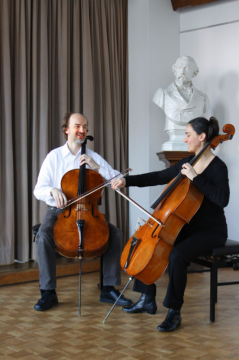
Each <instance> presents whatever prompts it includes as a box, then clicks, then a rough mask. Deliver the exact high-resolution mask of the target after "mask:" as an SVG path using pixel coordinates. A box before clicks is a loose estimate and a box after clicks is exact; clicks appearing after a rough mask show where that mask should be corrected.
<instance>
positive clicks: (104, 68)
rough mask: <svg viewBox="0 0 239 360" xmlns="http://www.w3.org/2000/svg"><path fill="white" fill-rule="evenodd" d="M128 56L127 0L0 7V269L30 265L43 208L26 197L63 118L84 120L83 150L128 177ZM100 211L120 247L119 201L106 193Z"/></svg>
mask: <svg viewBox="0 0 239 360" xmlns="http://www.w3.org/2000/svg"><path fill="white" fill-rule="evenodd" d="M127 51H128V50H127V0H1V1H0V119H1V130H2V131H1V144H0V149H1V154H0V156H1V166H0V191H1V195H0V202H1V213H0V216H1V220H0V221H1V235H0V236H1V239H0V265H3V264H10V263H12V262H13V261H14V259H18V260H20V261H28V259H29V258H33V259H36V249H35V248H34V247H33V249H32V251H31V253H30V243H31V238H32V230H31V228H32V225H34V224H37V223H40V222H41V221H42V219H43V217H44V215H45V212H46V205H45V204H44V203H43V202H40V201H37V200H36V199H35V198H34V196H33V194H32V193H33V189H34V186H35V184H36V181H37V176H38V173H39V170H40V167H41V164H42V162H43V160H44V158H45V156H46V155H47V153H48V152H49V151H50V150H51V149H53V148H55V147H58V146H61V145H62V144H63V143H64V138H63V135H62V133H61V130H60V127H61V121H62V117H63V115H64V113H65V112H66V111H73V112H81V113H83V114H85V115H86V116H87V118H88V119H89V130H90V131H89V134H91V135H93V136H94V138H95V140H94V144H93V145H91V148H92V149H93V150H95V151H96V152H98V153H99V154H100V155H101V156H102V157H103V158H105V159H106V160H107V161H108V162H109V163H110V165H111V166H112V167H113V168H115V169H117V170H120V171H122V170H124V169H125V168H126V167H127V161H128V143H127V142H128V60H127V56H128V53H127ZM102 209H103V212H104V213H105V215H106V219H107V220H108V221H110V222H111V223H113V224H115V225H117V226H118V227H119V228H121V229H122V230H123V233H124V236H125V239H127V238H128V230H127V229H128V206H127V203H126V201H125V200H124V199H122V198H120V197H119V195H118V194H115V192H114V191H112V190H111V189H107V190H106V193H105V197H104V199H103V205H102Z"/></svg>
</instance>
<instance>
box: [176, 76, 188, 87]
mask: <svg viewBox="0 0 239 360" xmlns="http://www.w3.org/2000/svg"><path fill="white" fill-rule="evenodd" d="M185 84H187V81H186V78H185V77H184V76H180V78H178V79H177V85H178V87H183V86H185Z"/></svg>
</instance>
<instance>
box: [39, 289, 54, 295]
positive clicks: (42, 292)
mask: <svg viewBox="0 0 239 360" xmlns="http://www.w3.org/2000/svg"><path fill="white" fill-rule="evenodd" d="M46 291H48V292H49V293H51V294H53V295H56V290H55V289H53V290H42V289H41V294H44V293H45V292H46Z"/></svg>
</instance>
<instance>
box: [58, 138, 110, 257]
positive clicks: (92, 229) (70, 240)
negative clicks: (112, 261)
mask: <svg viewBox="0 0 239 360" xmlns="http://www.w3.org/2000/svg"><path fill="white" fill-rule="evenodd" d="M87 138H88V139H89V140H93V137H92V136H87ZM85 145H86V140H85V142H84V143H83V144H82V155H83V154H85ZM102 183H103V178H102V176H101V175H100V174H99V173H98V172H96V171H94V170H90V169H85V164H84V165H82V166H81V167H80V169H74V170H70V171H68V172H67V173H66V174H65V175H64V176H63V178H62V181H61V188H62V191H63V193H64V194H65V195H66V197H67V199H68V200H70V199H74V198H76V197H77V196H78V197H79V200H78V201H76V202H74V203H72V204H71V205H69V206H68V205H67V207H66V208H65V209H64V211H63V212H62V213H60V214H59V215H58V220H57V221H56V223H55V225H54V228H53V237H54V240H55V244H56V249H57V251H58V252H59V253H60V254H61V255H63V256H66V257H69V258H91V257H96V256H99V255H101V254H103V253H104V252H105V250H106V249H107V246H108V239H109V227H108V225H107V223H106V221H105V218H104V215H103V214H101V213H100V212H99V210H98V204H99V203H100V200H101V196H102V190H101V189H99V190H97V191H95V192H94V193H92V194H90V195H89V196H87V197H84V198H83V199H80V195H82V194H84V193H85V192H86V191H89V190H91V189H95V188H97V187H99V185H101V184H102Z"/></svg>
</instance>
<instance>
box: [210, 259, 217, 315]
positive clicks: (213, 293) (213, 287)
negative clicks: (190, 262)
mask: <svg viewBox="0 0 239 360" xmlns="http://www.w3.org/2000/svg"><path fill="white" fill-rule="evenodd" d="M217 270H218V269H217V264H216V263H214V262H213V263H212V267H211V279H210V321H211V322H215V304H216V302H217Z"/></svg>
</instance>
